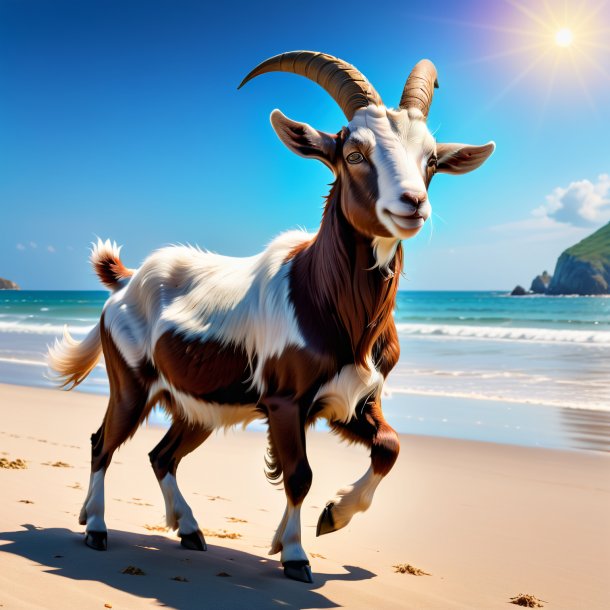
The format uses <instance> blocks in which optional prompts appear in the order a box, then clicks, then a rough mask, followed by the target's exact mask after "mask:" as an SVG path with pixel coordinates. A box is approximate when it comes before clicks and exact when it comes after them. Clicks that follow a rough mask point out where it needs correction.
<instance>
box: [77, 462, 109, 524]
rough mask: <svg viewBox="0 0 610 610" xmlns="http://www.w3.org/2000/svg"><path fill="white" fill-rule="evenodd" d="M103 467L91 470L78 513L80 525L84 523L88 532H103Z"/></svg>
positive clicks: (104, 473) (104, 472)
mask: <svg viewBox="0 0 610 610" xmlns="http://www.w3.org/2000/svg"><path fill="white" fill-rule="evenodd" d="M105 475H106V471H105V470H104V469H101V470H98V471H97V472H92V473H91V476H90V478H89V491H88V492H87V497H86V498H85V503H84V504H83V508H82V510H81V514H80V519H79V521H80V523H81V525H85V524H86V526H87V527H86V529H87V531H88V532H105V531H106V523H105V521H104V508H105V503H104V477H105Z"/></svg>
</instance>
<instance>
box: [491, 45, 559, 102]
mask: <svg viewBox="0 0 610 610" xmlns="http://www.w3.org/2000/svg"><path fill="white" fill-rule="evenodd" d="M548 54H549V50H548V49H547V50H546V51H545V52H544V53H543V54H542V55H539V56H538V58H537V59H536V60H535V61H534V62H532V63H531V64H530V65H529V66H526V67H525V68H524V69H523V70H521V72H519V74H517V75H516V76H515V77H514V78H513V79H512V80H511V81H510V82H509V83H508V85H506V87H504V89H502V91H500V93H498V94H497V95H496V96H495V97H494V98H493V99H492V100H491V101H490V102H489V104H488V105H487V110H490V109H491V108H493V107H494V106H495V105H496V104H497V103H498V102H499V101H500V100H501V99H502V98H503V97H504V96H505V95H506V94H507V93H508V92H509V91H510V90H511V89H513V88H514V87H515V86H516V85H518V84H519V83H520V82H521V81H522V80H523V79H524V78H525V77H526V76H527V75H528V74H529V73H530V72H531V71H532V70H533V69H534V68H535V67H536V66H538V64H540V63H541V62H542V60H543V59H545V58H546V57H547V55H548Z"/></svg>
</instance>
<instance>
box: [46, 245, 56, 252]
mask: <svg viewBox="0 0 610 610" xmlns="http://www.w3.org/2000/svg"><path fill="white" fill-rule="evenodd" d="M47 250H48V251H49V252H51V253H53V252H55V246H47Z"/></svg>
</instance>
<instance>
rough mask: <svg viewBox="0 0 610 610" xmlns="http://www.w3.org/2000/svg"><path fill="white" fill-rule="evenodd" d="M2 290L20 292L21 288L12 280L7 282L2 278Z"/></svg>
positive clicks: (0, 283)
mask: <svg viewBox="0 0 610 610" xmlns="http://www.w3.org/2000/svg"><path fill="white" fill-rule="evenodd" d="M0 290H19V286H17V284H15V282H11V280H5V279H4V278H1V277H0Z"/></svg>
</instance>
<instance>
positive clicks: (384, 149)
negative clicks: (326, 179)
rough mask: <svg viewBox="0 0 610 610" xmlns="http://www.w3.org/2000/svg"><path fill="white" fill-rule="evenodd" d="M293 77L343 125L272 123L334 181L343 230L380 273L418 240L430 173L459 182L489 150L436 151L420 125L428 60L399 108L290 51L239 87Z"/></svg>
mask: <svg viewBox="0 0 610 610" xmlns="http://www.w3.org/2000/svg"><path fill="white" fill-rule="evenodd" d="M274 71H280V72H292V73H295V74H300V75H302V76H305V77H307V78H309V79H311V80H313V81H314V82H316V83H318V84H319V85H320V86H322V87H323V88H324V89H325V90H326V91H327V92H328V93H329V94H330V95H331V96H332V97H333V99H334V100H335V101H336V102H337V103H338V104H339V106H340V107H341V109H342V110H343V112H344V113H345V116H346V117H347V119H348V121H349V123H348V124H347V126H346V127H344V128H343V129H342V130H341V131H340V132H339V133H337V134H329V133H325V132H322V131H318V130H317V129H314V128H313V127H311V126H310V125H308V124H306V123H298V122H296V121H292V120H290V119H289V118H287V117H285V116H284V115H283V114H282V113H281V112H280V111H279V110H274V111H273V113H272V114H271V123H272V125H273V128H274V129H275V131H276V133H277V135H278V136H279V138H280V139H281V140H282V142H284V144H285V145H286V146H287V147H288V148H290V150H292V151H294V152H296V153H297V154H298V155H301V156H303V157H314V158H316V159H319V160H320V161H322V162H324V163H325V164H326V165H327V166H328V167H329V168H330V169H331V170H332V171H333V173H334V174H335V176H336V177H337V179H338V180H340V181H341V186H342V188H341V208H342V212H343V214H344V215H345V217H346V218H347V220H348V222H350V224H351V225H352V226H353V227H354V228H355V229H356V230H357V231H359V232H360V233H362V234H363V235H366V236H368V237H370V238H373V240H374V243H375V246H376V247H375V251H376V257H377V262H378V264H380V265H383V264H384V263H385V262H387V260H384V259H388V258H389V257H391V256H392V255H393V252H394V250H395V246H396V244H397V243H398V241H399V240H401V239H406V238H409V237H412V236H413V235H415V234H416V233H418V232H419V230H420V229H421V227H422V226H423V224H424V222H425V221H426V220H427V219H428V217H429V216H430V213H431V207H430V202H429V200H428V186H429V184H430V181H431V180H432V177H433V176H434V174H435V173H437V172H445V173H451V174H463V173H466V172H469V171H472V170H473V169H476V168H477V167H479V166H480V165H481V164H482V163H483V162H484V161H485V160H486V159H487V158H488V157H489V155H491V153H492V152H493V150H494V148H495V144H494V143H493V142H489V143H488V144H485V145H483V146H470V145H466V144H439V143H436V141H435V139H434V137H433V136H432V134H431V133H430V131H429V130H428V127H427V125H426V120H427V117H428V112H429V109H430V104H431V102H432V94H433V92H434V88H435V87H438V83H437V80H436V68H435V67H434V65H433V64H432V62H430V61H428V60H427V59H423V60H421V61H420V62H419V63H418V64H417V65H416V66H415V68H413V70H412V71H411V74H410V75H409V77H408V79H407V82H406V84H405V86H404V90H403V94H402V97H401V100H400V104H399V108H398V109H397V110H392V109H390V108H386V107H385V106H384V104H383V102H382V101H381V97H380V96H379V94H378V93H377V92H376V91H375V89H374V88H373V87H372V85H371V84H370V83H369V82H368V81H367V80H366V78H365V77H364V76H363V75H362V74H361V73H360V72H359V71H358V70H356V68H354V67H353V66H351V65H350V64H348V63H346V62H344V61H342V60H340V59H337V58H336V57H333V56H331V55H326V54H323V53H314V52H312V51H293V52H290V53H283V54H281V55H277V56H275V57H272V58H270V59H268V60H266V61H264V62H263V63H261V64H259V65H258V66H257V67H256V68H254V70H252V71H251V72H250V73H249V74H248V75H247V76H246V78H245V79H244V80H243V81H242V83H241V85H240V87H242V86H243V85H244V84H245V83H246V82H248V81H249V80H250V79H252V78H254V77H255V76H258V75H260V74H264V73H266V72H274Z"/></svg>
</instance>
